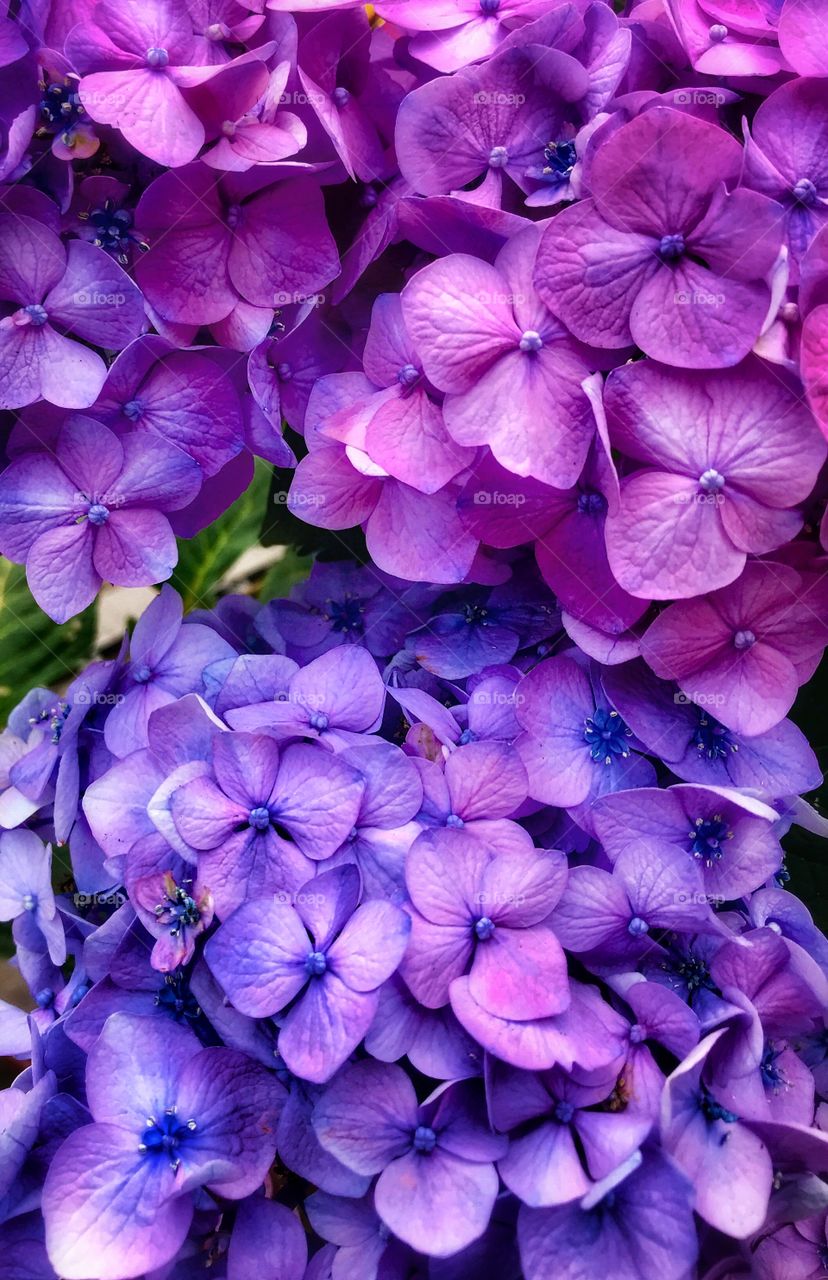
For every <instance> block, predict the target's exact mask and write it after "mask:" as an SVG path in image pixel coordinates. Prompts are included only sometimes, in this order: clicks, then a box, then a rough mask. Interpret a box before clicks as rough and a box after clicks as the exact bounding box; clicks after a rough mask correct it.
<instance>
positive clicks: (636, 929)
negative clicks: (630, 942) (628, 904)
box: [627, 916, 650, 938]
mask: <svg viewBox="0 0 828 1280" xmlns="http://www.w3.org/2000/svg"><path fill="white" fill-rule="evenodd" d="M649 932H650V926H649V925H648V924H647V921H646V920H642V919H641V916H633V918H632V920H631V921H630V923H629V924H628V925H627V933H629V934H631V935H632V937H633V938H643V937H644V934H645V933H649Z"/></svg>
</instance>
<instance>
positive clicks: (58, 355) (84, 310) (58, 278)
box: [0, 213, 146, 409]
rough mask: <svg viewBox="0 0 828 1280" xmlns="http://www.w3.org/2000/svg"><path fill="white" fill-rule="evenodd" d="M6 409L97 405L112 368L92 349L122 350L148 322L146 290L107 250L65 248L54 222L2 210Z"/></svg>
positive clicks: (1, 343) (1, 384)
mask: <svg viewBox="0 0 828 1280" xmlns="http://www.w3.org/2000/svg"><path fill="white" fill-rule="evenodd" d="M0 299H2V302H3V307H2V310H3V313H4V315H3V319H2V320H0V355H1V356H2V365H3V375H2V378H0V406H2V408H4V409H16V408H19V407H20V406H21V405H28V404H31V403H32V402H33V401H35V400H39V399H41V398H43V399H44V400H48V401H49V402H50V403H52V404H57V405H61V406H63V407H65V408H70V409H84V408H87V407H88V406H89V405H91V404H93V403H94V401H95V399H96V397H97V395H98V393H99V391H100V390H101V387H102V386H103V383H104V379H105V377H106V365H105V364H104V361H103V359H102V358H101V356H100V355H98V354H97V352H96V351H95V350H93V347H102V348H104V349H105V350H108V351H119V350H121V349H122V348H123V347H125V346H126V345H127V343H129V342H131V341H132V339H133V338H137V337H138V335H139V334H140V333H141V331H142V330H143V329H144V328H145V327H146V322H145V317H144V304H143V299H142V297H141V292H140V290H139V289H138V288H137V287H136V286H135V284H134V283H133V282H132V280H130V278H129V276H128V275H127V274H126V272H125V271H123V270H122V268H121V267H119V266H118V265H117V263H115V262H113V261H112V259H111V258H110V257H109V255H108V254H106V253H105V252H104V251H103V250H102V249H98V248H95V246H94V245H91V244H86V243H84V242H83V241H80V240H72V241H70V242H69V244H68V245H67V246H64V245H63V244H62V242H61V241H60V239H59V238H58V236H57V235H56V234H55V232H54V231H52V230H51V229H50V228H49V227H48V226H45V225H44V224H43V223H41V222H37V221H35V220H34V219H33V218H30V217H26V216H20V215H19V214H14V215H12V214H7V213H2V214H0Z"/></svg>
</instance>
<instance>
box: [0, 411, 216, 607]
mask: <svg viewBox="0 0 828 1280" xmlns="http://www.w3.org/2000/svg"><path fill="white" fill-rule="evenodd" d="M200 487H201V468H200V467H199V466H198V463H197V462H195V461H194V460H193V459H192V458H190V457H188V455H187V454H186V453H183V452H182V451H181V450H180V449H178V448H177V447H176V446H175V445H171V444H167V443H165V442H162V441H160V440H157V439H152V438H151V437H149V436H144V435H142V434H140V433H138V432H132V433H130V434H129V435H126V436H123V437H121V438H120V439H119V438H118V437H117V436H115V435H114V434H113V433H112V432H111V431H110V430H109V428H108V427H104V426H102V425H101V423H99V422H95V421H93V419H91V418H86V417H82V416H81V415H74V416H73V417H71V418H69V419H68V420H67V422H66V423H65V425H64V426H63V427H62V429H61V432H60V435H59V437H58V442H57V457H56V458H55V457H52V456H51V455H49V454H46V453H27V454H23V455H21V456H20V457H19V458H17V459H15V461H14V462H12V463H11V465H10V466H9V467H7V469H6V470H5V471H4V472H3V475H2V477H0V547H2V551H3V554H4V555H7V556H8V557H9V558H10V559H12V560H15V561H17V562H18V563H23V562H25V564H26V574H27V578H28V580H29V585H30V587H31V589H32V594H33V595H34V597H35V599H36V600H37V602H38V603H39V604H40V605H41V607H42V608H43V609H45V610H46V612H48V613H49V616H50V617H51V618H53V619H54V620H55V621H56V622H65V621H66V619H67V618H71V617H72V616H73V615H74V614H76V613H79V612H80V611H81V609H84V608H85V607H86V605H88V604H90V603H91V601H92V600H93V599H94V598H95V596H96V595H97V593H98V589H99V587H100V585H101V581H102V580H106V581H109V582H114V583H116V584H117V585H119V586H129V587H133V586H148V585H150V584H152V583H154V582H161V581H163V580H164V579H165V578H168V577H169V576H170V574H171V573H172V571H173V568H174V566H175V564H176V561H177V559H178V551H177V548H176V545H175V538H174V537H173V533H172V529H171V528H170V523H169V520H168V519H167V517H166V514H165V513H166V512H168V511H173V510H176V509H178V508H180V507H183V506H186V504H187V503H188V502H189V501H191V499H192V498H194V497H195V495H196V494H197V493H198V490H199V488H200Z"/></svg>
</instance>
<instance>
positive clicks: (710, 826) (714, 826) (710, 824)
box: [688, 813, 733, 867]
mask: <svg viewBox="0 0 828 1280" xmlns="http://www.w3.org/2000/svg"><path fill="white" fill-rule="evenodd" d="M688 834H689V837H690V852H691V853H692V854H693V857H694V858H698V859H699V861H700V862H703V863H704V864H705V866H707V867H712V866H713V863H714V862H718V861H719V860H720V859H721V857H722V843H723V841H725V840H732V839H733V832H732V831H729V830H728V826H727V823H726V822H722V816H721V814H720V813H717V814H714V816H713V817H712V818H696V822H695V825H694V826H693V827H691V829H690V831H689V833H688Z"/></svg>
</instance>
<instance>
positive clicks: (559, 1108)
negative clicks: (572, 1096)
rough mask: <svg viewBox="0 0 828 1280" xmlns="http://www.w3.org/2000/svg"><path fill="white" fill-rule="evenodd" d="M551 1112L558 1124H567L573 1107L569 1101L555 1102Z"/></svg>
mask: <svg viewBox="0 0 828 1280" xmlns="http://www.w3.org/2000/svg"><path fill="white" fill-rule="evenodd" d="M552 1114H553V1115H554V1117H555V1119H556V1120H557V1122H558V1124H569V1123H570V1121H571V1120H572V1117H573V1116H574V1114H575V1108H574V1107H573V1105H572V1103H571V1102H556V1103H555V1109H554V1111H553V1113H552Z"/></svg>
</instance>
